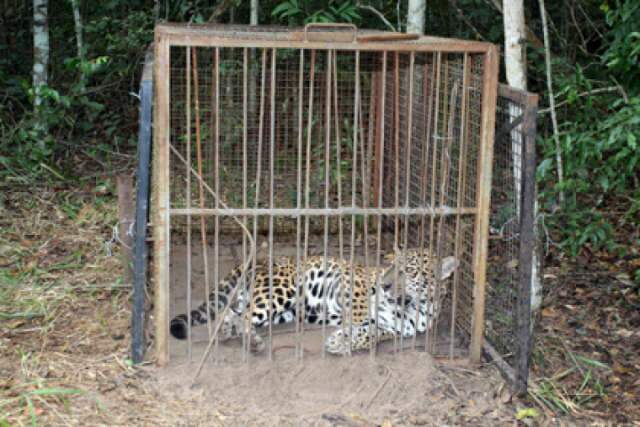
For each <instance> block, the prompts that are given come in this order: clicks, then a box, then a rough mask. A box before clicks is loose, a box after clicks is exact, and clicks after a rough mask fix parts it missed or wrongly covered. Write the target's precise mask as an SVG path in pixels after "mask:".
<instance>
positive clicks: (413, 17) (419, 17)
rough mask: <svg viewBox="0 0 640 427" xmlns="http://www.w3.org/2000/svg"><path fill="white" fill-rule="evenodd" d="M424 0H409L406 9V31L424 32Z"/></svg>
mask: <svg viewBox="0 0 640 427" xmlns="http://www.w3.org/2000/svg"><path fill="white" fill-rule="evenodd" d="M426 9H427V3H426V0H409V7H408V10H407V33H417V34H424V14H425V10H426Z"/></svg>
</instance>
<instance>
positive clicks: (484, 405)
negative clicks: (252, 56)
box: [0, 188, 640, 426]
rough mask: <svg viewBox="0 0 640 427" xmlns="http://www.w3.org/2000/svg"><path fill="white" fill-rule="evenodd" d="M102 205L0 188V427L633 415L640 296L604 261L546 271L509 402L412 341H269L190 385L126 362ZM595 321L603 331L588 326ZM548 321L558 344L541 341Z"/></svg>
mask: <svg viewBox="0 0 640 427" xmlns="http://www.w3.org/2000/svg"><path fill="white" fill-rule="evenodd" d="M114 206H115V203H114V202H113V195H112V194H111V192H110V191H106V192H104V191H102V190H101V191H99V192H97V191H96V190H95V189H93V188H87V189H86V190H84V191H78V190H77V189H74V190H73V191H66V190H65V191H48V192H38V193H34V192H32V191H30V192H23V193H9V192H4V193H2V195H1V196H0V229H1V230H2V231H1V233H0V285H1V286H0V426H5V425H10V426H12V425H27V424H31V425H184V426H187V425H189V426H190V425H343V426H372V425H384V426H396V425H514V424H518V423H526V424H527V425H573V424H576V423H577V424H591V423H593V422H596V423H597V422H600V423H601V422H602V420H603V419H604V420H606V419H608V420H609V421H614V420H615V421H614V422H619V423H627V424H631V423H633V422H634V421H636V420H638V417H637V414H638V412H637V409H638V407H640V405H639V404H638V400H637V399H638V393H637V390H638V385H639V384H638V375H637V373H638V372H639V365H638V361H637V360H638V359H637V354H638V349H637V345H638V344H637V330H638V328H637V327H638V324H637V304H638V300H637V291H636V290H635V289H636V288H634V287H633V286H634V285H632V284H631V285H625V286H626V287H624V286H623V287H621V286H607V285H606V284H607V283H609V284H611V283H613V279H612V277H613V278H615V274H617V273H611V272H608V273H607V274H604V273H603V274H602V275H601V276H602V277H603V279H602V280H601V281H598V282H597V283H594V282H593V281H592V280H585V281H576V280H572V278H575V277H583V276H576V275H575V274H573V275H571V274H570V273H571V271H569V272H567V271H566V270H562V271H555V270H550V272H551V273H549V274H554V275H555V277H556V278H557V279H553V280H558V281H563V283H565V284H566V286H565V289H564V292H565V293H564V294H558V293H556V294H550V297H549V298H548V299H547V300H546V301H545V303H546V306H545V310H546V311H543V313H542V322H541V325H542V326H541V327H542V329H541V331H540V333H539V335H538V337H539V338H538V339H537V342H536V349H535V350H534V362H533V370H532V372H533V377H532V379H533V382H532V383H533V387H534V389H533V392H532V396H537V397H536V398H533V397H531V398H529V399H525V400H519V399H516V398H512V397H511V396H510V394H509V392H508V387H507V386H506V385H505V383H504V381H503V380H502V378H501V377H500V375H499V373H498V371H497V370H496V368H495V367H494V366H493V365H491V364H486V365H483V366H481V367H478V368H472V367H469V366H462V365H460V364H451V363H449V362H446V361H443V360H434V359H432V358H430V357H429V356H427V355H426V354H425V353H420V352H406V353H403V354H402V355H399V356H395V357H393V356H392V355H390V354H382V355H381V356H379V357H378V358H376V359H371V358H370V357H369V356H368V355H367V354H363V355H357V356H354V357H353V358H352V359H348V358H334V357H327V358H326V359H322V358H321V356H320V355H319V354H313V353H311V354H309V355H306V356H305V359H306V360H305V363H304V364H301V363H300V362H299V361H296V360H290V357H289V355H290V354H291V351H292V350H290V349H279V350H277V351H275V352H274V359H275V361H274V362H273V363H269V362H268V361H266V360H257V359H256V360H253V362H251V364H250V366H249V367H247V366H246V365H243V364H240V363H232V364H226V365H221V364H215V363H208V364H207V365H206V366H205V369H204V370H203V374H202V377H201V379H200V380H199V381H198V382H197V384H196V385H195V387H193V388H191V380H192V378H193V374H194V371H195V367H196V364H195V363H193V364H190V365H185V364H174V365H172V366H170V367H169V368H165V369H159V368H156V367H155V366H154V364H153V360H152V353H149V354H150V360H149V362H148V363H146V364H144V365H142V366H132V364H131V362H130V360H129V346H130V341H129V333H130V331H129V328H130V326H129V324H130V311H129V299H130V287H129V286H128V285H126V284H123V283H122V280H121V277H122V267H121V263H120V259H119V256H118V250H117V245H116V244H115V242H114V239H113V229H112V226H113V225H114V224H115V223H116V220H115V218H116V215H115V207H114ZM574 273H575V272H574ZM584 277H587V276H584ZM588 277H593V275H589V276H588ZM598 277H600V276H598ZM619 279H621V280H626V279H625V278H624V277H621V278H619ZM629 283H630V282H629ZM579 289H584V290H579ZM594 292H595V294H594V295H592V293H594ZM585 296H590V299H588V300H585V299H584V297H585ZM604 296H607V298H609V299H608V300H606V305H604V306H603V304H601V302H602V301H604V300H603V299H602V298H603V297H604ZM585 301H588V302H585ZM599 301H600V302H599ZM581 304H585V309H586V310H588V312H589V313H587V314H588V315H584V313H583V312H582V311H580V310H579V309H578V307H581ZM634 307H636V309H635V310H634ZM577 312H580V316H578V315H577V314H576V313H577ZM634 313H635V314H634ZM581 316H582V317H581ZM594 316H595V317H594ZM589 319H595V321H596V323H589V322H588V320H589ZM576 322H579V324H578V323H576ZM594 325H595V326H598V327H599V328H602V325H605V326H607V325H608V327H609V328H610V329H609V330H610V331H611V333H609V334H606V333H604V332H602V329H598V331H597V332H593V333H592V331H591V329H590V328H592V327H594ZM581 327H582V328H583V329H584V330H586V331H587V332H588V333H587V334H581V332H579V331H581V330H582V329H581ZM550 331H551V332H553V337H557V339H559V340H560V341H554V342H553V344H552V343H551V339H552V338H551V337H552V335H551V333H550ZM591 336H595V337H596V339H591ZM553 339H556V338H553ZM561 342H564V345H565V346H566V348H568V349H570V351H568V352H567V351H564V350H562V348H563V345H562V344H560V343H561ZM229 345H231V346H234V345H235V346H238V345H239V344H238V343H230V344H229ZM570 354H571V355H573V359H572V358H571V357H570V356H569V355H570ZM585 360H586V361H588V362H584V361H585ZM574 361H578V362H579V363H578V362H576V363H574ZM445 362H446V363H445ZM576 366H578V367H576ZM567 370H571V371H570V373H569V374H565V375H564V376H561V375H559V374H562V373H563V372H565V371H567ZM587 372H589V374H588V375H589V377H588V378H587V381H585V376H586V375H587ZM582 383H585V384H586V385H584V386H582V387H581V384H582ZM573 387H575V388H573ZM576 391H577V392H576ZM583 395H588V396H591V398H590V399H588V400H587V401H581V400H579V399H578V398H580V399H582V398H583V397H584V396H583ZM576 396H578V397H576ZM552 398H555V399H558V401H559V402H560V403H561V404H562V402H569V403H568V404H567V405H566V406H567V408H566V411H565V410H563V409H562V408H559V407H557V406H554V405H553V404H547V403H545V400H544V399H546V400H547V401H551V399H552ZM563 399H564V400H563ZM582 400H584V399H582ZM524 415H528V417H526V418H524V419H523V420H522V421H518V420H517V419H516V418H517V417H520V418H522V417H523V416H524Z"/></svg>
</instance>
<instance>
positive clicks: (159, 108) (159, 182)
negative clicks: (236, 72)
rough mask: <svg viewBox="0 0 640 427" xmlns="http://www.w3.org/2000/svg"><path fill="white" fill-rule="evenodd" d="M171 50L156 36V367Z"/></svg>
mask: <svg viewBox="0 0 640 427" xmlns="http://www.w3.org/2000/svg"><path fill="white" fill-rule="evenodd" d="M170 63H171V57H170V50H169V42H168V40H167V39H166V38H165V37H162V36H159V35H156V38H155V67H154V80H155V82H156V90H157V94H156V99H155V102H156V105H155V108H154V110H153V112H154V120H153V122H154V124H155V132H154V138H153V140H154V141H153V142H154V144H153V147H154V156H153V166H154V167H153V186H152V191H153V193H154V197H153V200H154V202H155V203H154V208H155V209H154V210H155V212H154V214H155V215H154V220H153V248H154V261H155V262H154V263H153V265H154V281H155V284H156V293H155V316H156V358H157V363H158V365H159V366H164V365H166V364H167V363H168V362H169V252H170V251H169V246H170V245H171V234H170V233H171V221H170V213H169V211H170V200H171V199H170V183H171V180H170V173H169V166H170V161H169V160H170V159H169V157H170V156H169V146H170V142H169V138H170V136H171V135H170V128H169V124H170V121H169V120H170V117H169V90H170V87H169V85H170V77H171V75H170Z"/></svg>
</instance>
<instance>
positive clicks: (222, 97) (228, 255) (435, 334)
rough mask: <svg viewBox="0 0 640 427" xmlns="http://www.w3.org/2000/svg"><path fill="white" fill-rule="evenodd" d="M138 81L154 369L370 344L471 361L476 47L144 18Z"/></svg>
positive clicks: (480, 152) (479, 274) (485, 171)
mask: <svg viewBox="0 0 640 427" xmlns="http://www.w3.org/2000/svg"><path fill="white" fill-rule="evenodd" d="M404 38H405V37H403V39H404ZM155 78H156V87H157V96H156V108H155V126H156V127H155V135H154V136H155V143H154V150H155V155H154V192H155V193H154V201H155V203H154V208H155V216H154V230H155V235H154V242H155V253H154V262H155V266H156V267H155V283H156V292H157V295H156V322H157V325H156V348H157V353H158V360H159V362H160V363H161V364H162V363H166V362H167V361H168V358H169V357H170V356H171V357H176V358H180V357H185V356H186V357H187V359H189V360H191V359H192V358H193V357H194V353H196V352H197V353H199V354H198V357H200V358H202V360H204V359H205V358H206V357H207V356H208V354H209V352H210V351H212V352H213V354H214V355H213V357H214V359H216V360H240V359H242V360H249V359H250V358H251V357H258V356H257V355H259V354H262V355H264V356H265V357H268V358H272V357H273V354H274V352H276V351H279V350H281V349H283V348H290V350H291V354H292V355H294V356H295V357H298V358H302V357H304V355H305V350H306V349H308V348H314V345H316V346H318V351H319V352H321V353H322V355H323V356H324V355H325V353H336V354H351V353H352V352H356V351H363V352H366V351H368V352H370V353H371V354H375V353H376V352H377V351H378V344H379V343H380V344H381V345H383V344H384V345H386V346H387V348H388V350H389V351H393V352H398V351H403V350H404V349H406V348H414V349H415V348H426V349H427V350H429V351H430V352H432V353H434V354H442V355H445V354H446V355H448V356H449V357H454V356H470V357H471V358H472V359H474V360H477V359H478V358H479V355H480V347H481V343H482V330H483V326H484V283H485V272H486V250H487V237H488V233H487V230H488V220H489V186H490V183H491V160H492V159H491V156H492V142H493V130H494V115H495V98H496V91H497V83H496V79H497V58H496V51H495V48H494V47H493V46H492V45H489V44H485V43H475V42H463V41H455V40H445V39H436V38H429V37H421V38H415V39H414V40H408V41H407V40H400V41H398V40H397V35H395V34H387V33H372V32H364V31H357V30H355V28H352V27H351V26H347V27H344V26H342V27H341V26H338V27H331V28H327V27H324V26H311V27H309V26H308V27H307V28H305V29H304V30H291V31H288V30H283V29H271V30H270V31H264V30H261V29H255V28H254V27H228V26H215V27H211V26H208V27H194V26H183V25H161V26H159V27H158V28H157V30H156V68H155ZM202 302H204V304H203V305H202V307H203V308H202V309H198V308H197V307H198V306H199V305H200V304H201V303H202ZM411 310H413V311H411ZM444 312H446V315H445V314H441V313H444ZM387 314H388V315H389V316H390V318H388V319H387V318H386V317H385V316H386V315H387ZM171 319H173V320H171ZM280 323H285V324H288V325H290V326H289V328H288V329H287V328H285V329H282V328H280V327H279V325H278V324H280ZM198 324H202V325H203V326H202V327H201V328H196V327H194V326H195V325H198ZM205 324H206V327H205V326H204V325H205ZM169 326H170V328H169ZM169 329H171V333H172V334H173V336H174V337H177V338H183V340H182V341H180V340H176V339H174V338H169ZM231 338H236V340H232V341H235V342H239V343H241V345H236V346H235V347H230V346H229V345H228V344H227V341H230V339H231ZM287 339H288V341H287ZM314 339H315V342H314ZM230 348H231V350H234V351H230Z"/></svg>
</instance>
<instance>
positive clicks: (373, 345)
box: [369, 50, 387, 356]
mask: <svg viewBox="0 0 640 427" xmlns="http://www.w3.org/2000/svg"><path fill="white" fill-rule="evenodd" d="M380 80H381V81H380V86H379V87H380V116H379V119H378V120H379V122H378V126H379V127H380V133H379V144H377V145H378V146H379V150H380V151H379V153H380V157H379V158H378V153H377V152H376V161H378V166H379V171H378V183H379V184H380V185H379V188H378V204H377V207H382V200H383V199H382V183H383V182H384V124H385V116H384V110H385V101H386V99H385V98H386V92H387V90H386V85H387V51H386V50H385V51H384V52H382V76H381V79H380ZM377 232H378V241H377V250H376V269H379V268H380V244H381V242H382V215H378V230H377ZM376 282H377V280H376ZM375 286H376V287H377V286H378V284H377V283H376V284H375ZM379 299H380V292H379V289H376V291H375V298H374V300H375V302H374V304H375V305H374V307H373V310H374V317H375V320H376V322H375V323H376V327H375V328H369V341H370V343H371V349H370V354H371V356H375V353H376V343H377V342H378V324H379V321H380V319H379V317H378V306H379V305H380V301H379ZM369 303H371V299H369ZM374 335H375V336H374Z"/></svg>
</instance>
